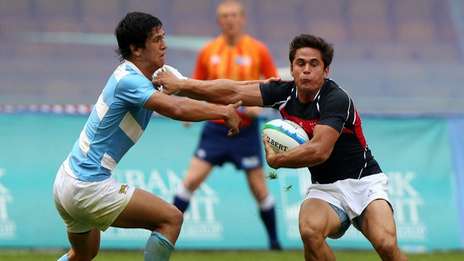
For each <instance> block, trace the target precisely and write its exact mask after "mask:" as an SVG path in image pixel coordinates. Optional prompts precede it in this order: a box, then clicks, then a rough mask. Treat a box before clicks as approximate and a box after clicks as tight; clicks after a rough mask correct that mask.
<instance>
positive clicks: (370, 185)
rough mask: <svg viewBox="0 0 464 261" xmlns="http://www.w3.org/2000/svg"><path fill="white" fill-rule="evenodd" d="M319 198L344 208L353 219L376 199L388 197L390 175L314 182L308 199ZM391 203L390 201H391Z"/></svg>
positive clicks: (386, 198) (380, 174) (307, 196)
mask: <svg viewBox="0 0 464 261" xmlns="http://www.w3.org/2000/svg"><path fill="white" fill-rule="evenodd" d="M311 198H317V199H321V200H324V201H326V202H328V203H330V204H332V205H334V206H336V207H338V208H340V209H342V210H343V211H344V212H345V213H346V214H347V215H348V217H349V219H350V220H353V219H354V218H356V217H357V216H359V215H361V214H362V212H363V211H364V209H365V208H366V207H367V205H369V203H371V202H372V201H374V200H376V199H384V200H386V201H387V202H389V199H388V177H387V176H386V175H385V174H383V173H379V174H374V175H369V176H366V177H363V178H361V179H344V180H338V181H336V182H334V183H330V184H312V185H311V186H310V187H309V189H308V193H307V194H306V199H311ZM389 204H390V203H389Z"/></svg>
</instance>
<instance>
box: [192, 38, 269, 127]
mask: <svg viewBox="0 0 464 261" xmlns="http://www.w3.org/2000/svg"><path fill="white" fill-rule="evenodd" d="M276 76H277V69H276V67H275V64H274V61H273V60H272V57H271V54H270V53H269V50H268V48H267V47H266V46H265V45H264V44H263V43H262V42H260V41H258V40H256V39H254V38H253V37H251V36H249V35H244V36H242V37H241V38H240V39H239V41H238V42H237V44H236V45H234V46H230V45H228V44H227V43H226V41H225V38H224V37H223V36H222V35H220V36H218V37H216V38H215V39H214V40H212V41H211V42H209V43H208V44H207V45H206V46H205V47H204V48H203V49H202V50H201V51H200V54H199V55H198V58H197V61H196V65H195V70H194V72H193V76H192V77H193V78H194V79H199V80H214V79H219V78H222V79H232V80H237V81H248V80H258V79H261V78H269V77H276ZM214 122H217V123H219V122H220V121H214ZM242 123H243V124H244V125H245V126H246V125H248V124H249V123H251V119H250V118H248V117H243V115H242Z"/></svg>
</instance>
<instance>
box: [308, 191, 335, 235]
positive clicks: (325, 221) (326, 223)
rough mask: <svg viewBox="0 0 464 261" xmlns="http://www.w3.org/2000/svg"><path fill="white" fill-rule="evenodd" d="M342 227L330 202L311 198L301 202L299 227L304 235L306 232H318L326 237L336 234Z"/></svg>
mask: <svg viewBox="0 0 464 261" xmlns="http://www.w3.org/2000/svg"><path fill="white" fill-rule="evenodd" d="M340 227H341V223H340V218H339V217H338V215H337V213H336V212H335V210H333V208H332V207H331V206H330V204H329V203H328V202H326V201H324V200H321V199H316V198H310V199H306V200H305V201H303V203H302V204H301V208H300V214H299V228H300V233H301V235H302V236H304V234H318V235H322V236H323V237H324V238H326V237H327V236H329V235H332V234H336V233H337V232H338V231H339V229H340Z"/></svg>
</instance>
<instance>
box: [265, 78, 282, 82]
mask: <svg viewBox="0 0 464 261" xmlns="http://www.w3.org/2000/svg"><path fill="white" fill-rule="evenodd" d="M281 80H282V79H281V78H280V77H271V78H267V79H264V80H261V83H270V82H279V81H281Z"/></svg>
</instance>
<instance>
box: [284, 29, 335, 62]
mask: <svg viewBox="0 0 464 261" xmlns="http://www.w3.org/2000/svg"><path fill="white" fill-rule="evenodd" d="M305 47H309V48H314V49H317V50H319V51H320V52H321V56H322V61H323V62H324V68H327V67H329V66H330V64H331V63H332V59H333V55H334V49H333V46H332V44H329V43H327V42H326V41H325V40H324V39H322V38H321V37H317V36H314V35H310V34H300V35H298V36H296V37H295V38H293V40H292V41H291V42H290V48H289V49H290V50H289V53H288V58H289V59H290V64H292V63H293V59H295V54H296V51H297V50H298V49H300V48H305Z"/></svg>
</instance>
